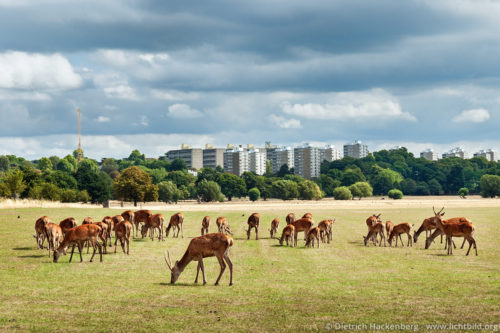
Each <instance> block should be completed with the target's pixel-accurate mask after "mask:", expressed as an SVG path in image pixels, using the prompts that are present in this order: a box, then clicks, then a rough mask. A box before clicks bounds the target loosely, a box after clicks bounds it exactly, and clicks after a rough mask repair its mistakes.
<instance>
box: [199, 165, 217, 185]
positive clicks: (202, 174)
mask: <svg viewBox="0 0 500 333" xmlns="http://www.w3.org/2000/svg"><path fill="white" fill-rule="evenodd" d="M220 173H221V172H219V171H217V170H216V169H214V168H209V167H207V168H201V169H200V171H198V178H197V179H196V184H198V183H199V182H201V181H202V180H203V179H206V180H211V181H214V182H215V181H217V177H219V174H220Z"/></svg>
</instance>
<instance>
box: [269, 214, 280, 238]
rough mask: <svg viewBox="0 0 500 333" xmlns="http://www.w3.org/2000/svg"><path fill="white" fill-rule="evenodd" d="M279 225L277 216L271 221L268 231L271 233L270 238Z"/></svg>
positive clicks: (275, 232)
mask: <svg viewBox="0 0 500 333" xmlns="http://www.w3.org/2000/svg"><path fill="white" fill-rule="evenodd" d="M279 225H280V220H278V218H275V219H274V220H272V221H271V229H270V230H269V232H270V233H271V238H274V235H277V234H278V227H279Z"/></svg>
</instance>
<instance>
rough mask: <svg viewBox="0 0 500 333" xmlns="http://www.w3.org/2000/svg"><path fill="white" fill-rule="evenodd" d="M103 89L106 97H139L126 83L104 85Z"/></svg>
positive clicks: (130, 98)
mask: <svg viewBox="0 0 500 333" xmlns="http://www.w3.org/2000/svg"><path fill="white" fill-rule="evenodd" d="M103 90H104V93H105V94H106V96H107V97H108V98H118V99H128V100H132V101H136V100H138V99H139V98H138V97H137V95H136V93H135V90H134V89H133V88H132V87H130V86H129V85H127V84H119V85H116V86H111V87H105V88H103Z"/></svg>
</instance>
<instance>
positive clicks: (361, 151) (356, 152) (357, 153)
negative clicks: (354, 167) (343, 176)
mask: <svg viewBox="0 0 500 333" xmlns="http://www.w3.org/2000/svg"><path fill="white" fill-rule="evenodd" d="M367 155H368V146H367V145H365V144H363V143H362V142H361V141H359V140H355V141H353V142H352V143H346V144H345V145H344V157H353V158H363V157H366V156H367Z"/></svg>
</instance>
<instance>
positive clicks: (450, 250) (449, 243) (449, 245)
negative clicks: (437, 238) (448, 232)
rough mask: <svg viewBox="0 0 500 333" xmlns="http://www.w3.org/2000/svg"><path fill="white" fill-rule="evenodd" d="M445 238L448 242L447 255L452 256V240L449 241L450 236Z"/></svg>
mask: <svg viewBox="0 0 500 333" xmlns="http://www.w3.org/2000/svg"><path fill="white" fill-rule="evenodd" d="M446 238H447V240H448V254H449V255H453V248H452V247H451V246H452V242H453V240H452V239H451V236H446Z"/></svg>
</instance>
